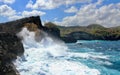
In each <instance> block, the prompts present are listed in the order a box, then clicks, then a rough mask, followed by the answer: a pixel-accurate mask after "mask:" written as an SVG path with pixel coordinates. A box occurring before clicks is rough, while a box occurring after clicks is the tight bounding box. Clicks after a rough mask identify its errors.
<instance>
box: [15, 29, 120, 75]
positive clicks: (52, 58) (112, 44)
mask: <svg viewBox="0 0 120 75" xmlns="http://www.w3.org/2000/svg"><path fill="white" fill-rule="evenodd" d="M24 31H27V30H26V29H24V30H23V31H21V32H20V33H19V35H23V36H24V37H23V40H22V43H23V46H24V49H25V52H24V54H23V56H21V57H18V58H17V60H16V61H14V64H15V65H16V68H17V70H18V71H19V73H20V74H21V75H120V41H100V40H92V41H86V40H78V41H77V42H76V43H63V42H59V41H57V40H54V39H53V38H51V37H49V36H46V37H44V38H43V39H42V40H41V41H39V42H38V41H36V40H35V39H34V37H35V33H34V32H29V31H27V32H26V33H24V34H23V32H24ZM26 34H27V35H26Z"/></svg>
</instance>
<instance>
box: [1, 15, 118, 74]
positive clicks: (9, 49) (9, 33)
mask: <svg viewBox="0 0 120 75" xmlns="http://www.w3.org/2000/svg"><path fill="white" fill-rule="evenodd" d="M23 27H27V28H28V29H29V30H33V31H36V32H37V31H38V30H37V29H39V30H42V31H44V32H47V33H48V35H50V36H53V37H56V38H57V40H63V41H64V42H65V43H74V42H77V40H120V36H119V35H117V36H116V34H115V35H109V36H108V35H104V36H103V35H102V36H101V35H93V34H90V33H87V32H83V31H75V32H71V33H69V34H66V35H65V36H61V30H60V29H59V27H56V26H49V24H48V26H43V25H42V24H41V20H40V17H39V16H34V17H33V16H32V17H28V18H22V19H19V20H16V21H11V22H6V23H0V75H20V74H19V73H18V71H17V70H16V68H15V65H14V64H13V62H12V61H13V60H15V59H16V58H17V56H21V55H23V53H24V48H23V45H22V43H21V38H20V37H18V36H17V35H16V34H17V33H18V32H20V31H21V29H22V28H23ZM39 32H40V31H39ZM109 34H110V33H109ZM37 35H40V34H37Z"/></svg>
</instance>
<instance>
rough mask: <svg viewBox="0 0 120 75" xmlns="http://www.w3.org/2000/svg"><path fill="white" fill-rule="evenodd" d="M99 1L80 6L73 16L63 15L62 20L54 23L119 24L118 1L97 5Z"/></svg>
mask: <svg viewBox="0 0 120 75" xmlns="http://www.w3.org/2000/svg"><path fill="white" fill-rule="evenodd" d="M99 1H100V0H98V2H96V3H90V4H88V5H84V6H82V7H81V8H80V9H79V11H78V12H77V13H76V14H75V15H74V16H68V17H65V18H63V20H62V22H56V23H58V24H60V25H64V26H74V25H79V26H86V25H89V24H93V23H98V24H101V25H103V26H105V27H112V26H119V25H120V3H116V4H109V5H104V6H99V5H100V4H101V3H102V2H99ZM98 6H99V7H98Z"/></svg>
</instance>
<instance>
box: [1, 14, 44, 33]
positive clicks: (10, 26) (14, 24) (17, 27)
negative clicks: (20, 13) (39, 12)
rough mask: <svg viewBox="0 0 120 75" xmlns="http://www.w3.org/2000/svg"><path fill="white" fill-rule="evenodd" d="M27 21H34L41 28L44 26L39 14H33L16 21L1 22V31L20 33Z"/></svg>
mask: <svg viewBox="0 0 120 75" xmlns="http://www.w3.org/2000/svg"><path fill="white" fill-rule="evenodd" d="M25 23H34V24H36V25H37V27H38V28H39V29H41V28H43V26H42V24H41V20H40V18H39V16H34V17H33V16H32V17H28V18H22V19H19V20H16V21H11V22H6V23H0V32H7V33H15V34H16V33H18V32H19V31H21V28H23V27H24V24H25Z"/></svg>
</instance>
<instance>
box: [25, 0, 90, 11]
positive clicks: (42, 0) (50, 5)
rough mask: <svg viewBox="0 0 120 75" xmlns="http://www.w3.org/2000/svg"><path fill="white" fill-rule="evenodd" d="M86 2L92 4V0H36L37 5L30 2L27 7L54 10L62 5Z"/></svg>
mask: <svg viewBox="0 0 120 75" xmlns="http://www.w3.org/2000/svg"><path fill="white" fill-rule="evenodd" d="M84 2H91V0H36V2H35V3H33V2H32V0H30V1H29V2H28V4H27V5H26V7H27V8H32V9H39V8H40V9H54V8H57V7H59V6H61V5H71V4H75V3H84Z"/></svg>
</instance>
